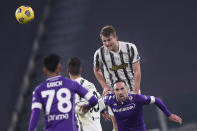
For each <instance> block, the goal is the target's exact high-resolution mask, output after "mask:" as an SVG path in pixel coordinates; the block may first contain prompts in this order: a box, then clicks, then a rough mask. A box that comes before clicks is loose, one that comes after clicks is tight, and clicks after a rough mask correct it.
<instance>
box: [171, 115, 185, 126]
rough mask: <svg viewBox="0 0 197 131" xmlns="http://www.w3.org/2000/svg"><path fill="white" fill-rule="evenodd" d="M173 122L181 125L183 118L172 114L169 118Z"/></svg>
mask: <svg viewBox="0 0 197 131" xmlns="http://www.w3.org/2000/svg"><path fill="white" fill-rule="evenodd" d="M168 118H169V119H170V120H171V121H173V122H178V123H179V124H182V119H181V117H179V116H177V115H175V114H171V115H170V116H169V117H168Z"/></svg>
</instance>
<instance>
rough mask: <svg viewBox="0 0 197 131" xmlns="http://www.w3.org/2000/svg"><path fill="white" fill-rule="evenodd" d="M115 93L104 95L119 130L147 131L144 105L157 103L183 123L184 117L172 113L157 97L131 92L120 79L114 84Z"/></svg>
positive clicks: (169, 115) (172, 118) (175, 120)
mask: <svg viewBox="0 0 197 131" xmlns="http://www.w3.org/2000/svg"><path fill="white" fill-rule="evenodd" d="M113 89H114V94H107V95H106V96H105V97H104V102H105V104H106V105H108V106H110V108H111V110H112V112H113V113H114V116H115V118H116V122H117V125H118V131H147V129H146V126H145V123H144V120H143V109H142V108H143V106H144V105H148V104H155V105H156V106H157V107H158V108H160V109H161V110H162V111H163V112H164V114H165V115H166V116H167V117H168V118H169V120H171V121H173V122H178V123H179V124H181V123H182V119H181V118H180V117H179V116H177V115H175V114H172V113H171V112H170V111H169V110H168V109H167V107H166V106H165V104H164V103H163V102H162V101H161V100H160V99H159V98H157V97H154V96H146V95H141V94H130V93H128V89H127V87H126V83H125V82H124V81H122V80H118V81H116V82H115V83H114V86H113Z"/></svg>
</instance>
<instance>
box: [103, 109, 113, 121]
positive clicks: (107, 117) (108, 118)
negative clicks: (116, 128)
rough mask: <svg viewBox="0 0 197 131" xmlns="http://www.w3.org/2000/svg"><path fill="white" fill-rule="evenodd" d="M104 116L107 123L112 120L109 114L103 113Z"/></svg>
mask: <svg viewBox="0 0 197 131" xmlns="http://www.w3.org/2000/svg"><path fill="white" fill-rule="evenodd" d="M102 116H103V117H104V119H105V121H110V120H111V119H110V117H109V114H108V113H107V112H106V111H104V112H103V113H102Z"/></svg>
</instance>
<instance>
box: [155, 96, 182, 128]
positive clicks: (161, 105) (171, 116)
mask: <svg viewBox="0 0 197 131" xmlns="http://www.w3.org/2000/svg"><path fill="white" fill-rule="evenodd" d="M155 105H157V106H158V107H159V108H160V109H161V110H162V111H163V112H164V113H165V114H166V116H168V118H169V119H170V120H171V121H173V122H178V123H179V124H182V119H181V117H179V116H177V115H175V114H172V113H170V112H169V111H168V109H167V107H166V106H165V104H164V103H163V102H162V101H161V100H160V99H159V98H157V97H155Z"/></svg>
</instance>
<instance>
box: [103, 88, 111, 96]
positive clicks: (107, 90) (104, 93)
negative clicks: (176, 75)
mask: <svg viewBox="0 0 197 131" xmlns="http://www.w3.org/2000/svg"><path fill="white" fill-rule="evenodd" d="M110 91H112V89H111V88H110V87H109V86H106V87H104V90H103V96H105V95H107V94H109V93H110Z"/></svg>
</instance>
